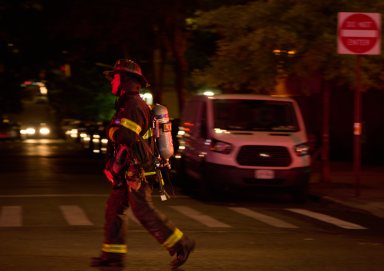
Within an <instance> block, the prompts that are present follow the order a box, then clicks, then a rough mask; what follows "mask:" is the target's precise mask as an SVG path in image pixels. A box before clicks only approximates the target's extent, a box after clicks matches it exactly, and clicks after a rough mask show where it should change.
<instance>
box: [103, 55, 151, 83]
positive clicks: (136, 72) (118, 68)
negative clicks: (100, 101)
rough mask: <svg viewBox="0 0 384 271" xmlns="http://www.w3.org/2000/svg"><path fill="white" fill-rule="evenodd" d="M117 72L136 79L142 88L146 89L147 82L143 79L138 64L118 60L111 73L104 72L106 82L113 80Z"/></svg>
mask: <svg viewBox="0 0 384 271" xmlns="http://www.w3.org/2000/svg"><path fill="white" fill-rule="evenodd" d="M118 72H126V73H129V74H131V75H133V76H134V77H135V78H137V79H138V80H139V82H140V84H141V85H142V87H148V86H149V84H148V81H147V79H145V77H144V75H143V73H142V72H141V68H140V66H139V64H137V63H136V62H135V61H133V60H130V59H119V60H117V62H116V63H115V66H114V67H113V70H112V71H105V72H104V75H105V77H106V78H107V79H108V80H112V79H113V75H114V74H115V73H118Z"/></svg>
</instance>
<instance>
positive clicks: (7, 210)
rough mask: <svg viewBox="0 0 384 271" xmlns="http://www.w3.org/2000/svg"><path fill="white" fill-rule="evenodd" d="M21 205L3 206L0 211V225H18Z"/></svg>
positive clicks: (20, 219) (19, 224) (20, 221)
mask: <svg viewBox="0 0 384 271" xmlns="http://www.w3.org/2000/svg"><path fill="white" fill-rule="evenodd" d="M21 213H22V209H21V206H3V207H1V213H0V227H20V226H21V225H22V218H21Z"/></svg>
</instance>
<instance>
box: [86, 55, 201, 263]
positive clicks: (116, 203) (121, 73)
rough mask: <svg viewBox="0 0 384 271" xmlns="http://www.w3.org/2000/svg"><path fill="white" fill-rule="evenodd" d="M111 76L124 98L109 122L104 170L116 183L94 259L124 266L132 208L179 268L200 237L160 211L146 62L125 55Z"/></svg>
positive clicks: (116, 88)
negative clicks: (143, 65)
mask: <svg viewBox="0 0 384 271" xmlns="http://www.w3.org/2000/svg"><path fill="white" fill-rule="evenodd" d="M104 74H105V76H106V77H107V79H109V80H110V81H111V88H112V94H114V95H115V96H117V97H118V99H117V101H116V112H115V114H114V116H113V117H112V120H111V122H110V124H109V125H108V126H107V127H106V133H107V137H108V141H109V143H108V151H107V155H106V160H107V161H106V167H105V170H104V173H105V175H106V177H107V179H108V180H109V181H110V182H111V184H112V191H111V193H110V195H109V197H108V199H107V202H106V209H105V224H104V243H103V244H102V248H101V254H100V256H98V257H94V258H92V261H91V266H93V267H110V266H114V267H121V266H124V257H125V254H126V253H127V245H126V235H125V233H126V231H125V226H126V223H125V222H126V220H127V219H126V218H125V217H124V212H125V211H126V209H127V208H129V207H130V208H131V209H132V213H133V214H134V215H135V217H136V218H137V219H138V220H139V221H140V222H141V224H142V225H143V227H144V228H145V229H146V230H147V231H148V232H149V233H150V234H151V235H152V236H153V237H154V238H155V239H156V240H157V241H158V242H159V243H160V244H161V245H162V246H163V247H164V248H165V249H167V250H168V252H169V254H170V255H171V256H174V258H173V259H172V261H171V263H170V265H171V268H172V269H176V268H178V267H179V266H181V265H182V264H184V263H185V261H186V260H187V259H188V257H189V254H190V253H191V252H192V251H193V249H194V247H195V241H194V240H192V239H190V238H188V237H187V236H186V235H185V234H184V233H183V232H182V231H181V230H180V229H178V228H177V227H175V225H173V223H172V222H170V220H169V219H168V218H167V217H166V216H165V215H164V214H162V213H160V212H159V210H157V209H156V208H155V207H154V206H153V203H152V198H151V197H152V190H153V187H154V186H155V182H156V181H159V180H157V178H156V177H157V175H158V174H156V171H155V166H154V164H155V163H154V162H153V161H154V152H155V147H154V146H155V144H154V140H153V133H152V129H151V128H152V118H151V109H150V108H149V106H148V105H147V104H146V103H145V102H144V101H143V100H142V99H141V97H140V96H139V90H140V89H141V88H143V87H147V86H148V82H147V80H146V78H145V77H144V76H143V74H142V72H141V68H140V66H139V65H138V64H137V63H136V62H134V61H132V60H129V59H120V60H118V61H117V62H116V64H115V66H114V68H113V70H112V71H107V72H105V73H104Z"/></svg>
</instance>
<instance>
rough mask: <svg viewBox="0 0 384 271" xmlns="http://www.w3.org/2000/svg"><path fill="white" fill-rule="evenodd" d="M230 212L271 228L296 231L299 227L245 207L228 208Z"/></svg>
mask: <svg viewBox="0 0 384 271" xmlns="http://www.w3.org/2000/svg"><path fill="white" fill-rule="evenodd" d="M228 208H229V209H230V210H232V211H235V212H237V213H239V214H242V215H245V216H249V217H251V218H254V219H256V220H258V221H261V222H263V223H265V224H267V225H270V226H273V227H277V228H287V229H296V228H298V227H297V226H295V225H293V224H291V223H288V222H285V221H283V220H281V219H278V218H275V217H272V216H268V215H265V214H262V213H259V212H255V211H252V210H250V209H247V208H243V207H228Z"/></svg>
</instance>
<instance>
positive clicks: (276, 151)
mask: <svg viewBox="0 0 384 271" xmlns="http://www.w3.org/2000/svg"><path fill="white" fill-rule="evenodd" d="M236 160H237V162H238V163H239V164H240V165H242V166H264V167H287V166H289V165H290V164H291V162H292V158H291V156H290V154H289V151H288V149H287V148H286V147H281V146H253V145H249V146H242V147H241V148H240V151H239V153H238V155H237V158H236Z"/></svg>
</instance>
